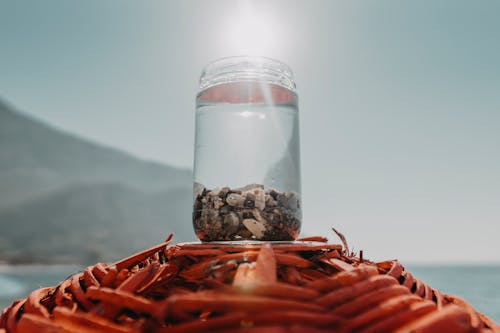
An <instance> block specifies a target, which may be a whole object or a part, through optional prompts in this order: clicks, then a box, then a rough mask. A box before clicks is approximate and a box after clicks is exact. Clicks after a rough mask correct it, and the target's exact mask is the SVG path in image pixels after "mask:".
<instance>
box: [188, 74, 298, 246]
mask: <svg viewBox="0 0 500 333" xmlns="http://www.w3.org/2000/svg"><path fill="white" fill-rule="evenodd" d="M196 102H197V103H196V138H195V167H194V187H195V189H194V204H193V205H194V207H193V226H194V229H195V232H196V234H197V236H198V238H199V239H200V240H202V241H214V240H217V241H221V240H246V239H252V240H293V239H295V238H297V236H298V234H299V231H300V224H301V201H300V149H299V120H298V108H297V95H296V94H295V92H293V91H291V90H289V89H287V88H285V87H283V86H280V85H276V84H272V83H266V82H253V81H249V82H230V83H225V84H219V85H215V86H212V87H209V88H208V89H206V90H204V91H201V92H200V93H199V94H198V96H197V101H196Z"/></svg>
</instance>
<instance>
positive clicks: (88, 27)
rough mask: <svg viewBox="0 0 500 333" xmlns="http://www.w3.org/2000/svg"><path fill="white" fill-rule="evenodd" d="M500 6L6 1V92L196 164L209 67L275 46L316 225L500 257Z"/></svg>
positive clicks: (75, 124) (145, 149) (379, 245)
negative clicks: (290, 74) (290, 88)
mask: <svg viewBox="0 0 500 333" xmlns="http://www.w3.org/2000/svg"><path fill="white" fill-rule="evenodd" d="M499 15H500V1H493V0H491V1H487V0H485V1H456V0H449V1H400V0H394V1H389V0H376V1H375V0H373V1H356V2H354V1H338V2H337V1H326V0H325V1H300V2H299V1H289V0H283V1H233V0H228V1H215V0H212V1H175V2H174V1H123V0H119V1H118V0H117V1H102V0H94V1H90V0H87V1H78V2H77V1H66V0H64V1H63V0H61V1H19V0H18V1H1V2H0V97H3V98H5V99H6V100H7V101H9V102H10V103H12V104H13V105H15V106H17V108H18V109H20V110H22V111H24V112H26V113H30V114H32V115H34V116H36V117H38V118H40V119H43V120H45V121H47V122H49V123H51V124H53V125H55V126H56V127H58V128H62V129H65V130H68V131H70V132H73V133H77V134H79V135H81V136H84V137H86V138H90V139H92V140H94V141H97V142H100V143H104V144H107V145H110V146H113V147H117V148H120V149H123V150H125V151H128V152H130V153H132V154H134V155H137V156H140V157H143V158H146V159H152V160H159V161H163V162H165V163H169V164H173V165H177V166H184V167H191V165H192V157H193V141H194V98H195V94H196V92H197V85H198V77H199V74H200V71H201V69H202V67H203V66H204V65H205V64H206V63H207V62H209V61H211V60H214V59H216V58H219V57H223V56H229V55H237V54H260V55H265V56H270V57H274V58H277V59H280V60H282V61H284V62H286V63H287V64H289V65H290V66H291V67H292V69H293V70H294V73H295V78H296V82H297V86H298V93H299V98H300V101H299V103H300V104H299V107H300V117H301V118H300V122H301V123H300V130H301V149H302V152H301V153H302V183H303V186H302V188H303V193H302V194H303V201H304V222H303V223H304V230H306V231H307V232H308V233H309V234H321V235H328V236H330V235H331V232H330V231H329V227H330V226H335V227H336V228H338V229H340V230H341V231H343V232H344V233H345V234H346V236H347V237H348V239H349V240H350V242H351V244H352V245H353V246H354V247H355V249H356V250H359V249H364V250H365V256H367V257H371V258H375V259H383V258H386V259H389V258H393V257H398V258H400V259H402V260H403V261H436V262H439V261H477V260H481V261H497V262H500V19H499ZM183 223H184V222H183ZM185 223H189V221H186V222H185ZM330 238H331V239H332V240H336V239H335V238H334V237H333V235H332V237H330Z"/></svg>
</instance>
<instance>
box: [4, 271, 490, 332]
mask: <svg viewBox="0 0 500 333" xmlns="http://www.w3.org/2000/svg"><path fill="white" fill-rule="evenodd" d="M405 267H406V268H407V269H408V270H409V271H410V272H411V273H412V274H413V276H415V277H416V278H418V279H420V280H422V281H423V282H425V283H427V284H429V285H430V286H432V287H433V288H437V289H439V290H440V291H442V292H443V293H448V294H453V295H456V296H459V297H461V298H463V299H465V300H467V301H468V302H469V303H471V304H472V305H473V306H474V307H475V308H476V309H477V310H478V311H480V312H482V313H484V314H485V315H487V316H488V317H490V318H491V319H493V320H494V321H496V322H497V323H500V265H439V266H437V265H406V266H405ZM81 269H82V267H80V266H0V309H3V308H4V307H7V306H8V305H10V304H11V303H12V302H13V301H14V300H15V299H18V298H24V297H26V296H27V295H28V294H29V292H30V291H31V290H34V289H36V288H40V287H47V286H52V285H55V284H57V283H58V282H59V281H61V280H64V279H65V278H67V277H68V276H71V275H73V274H74V273H76V272H78V271H80V270H81Z"/></svg>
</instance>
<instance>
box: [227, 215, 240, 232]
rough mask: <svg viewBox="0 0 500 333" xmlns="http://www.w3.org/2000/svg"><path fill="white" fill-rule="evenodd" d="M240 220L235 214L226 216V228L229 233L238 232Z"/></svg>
mask: <svg viewBox="0 0 500 333" xmlns="http://www.w3.org/2000/svg"><path fill="white" fill-rule="evenodd" d="M239 224H240V220H239V219H238V216H237V215H236V214H235V213H229V214H227V215H226V216H224V228H225V229H226V230H225V231H226V232H227V233H234V232H236V230H238V226H239Z"/></svg>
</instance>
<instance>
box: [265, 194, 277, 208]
mask: <svg viewBox="0 0 500 333" xmlns="http://www.w3.org/2000/svg"><path fill="white" fill-rule="evenodd" d="M277 204H278V203H277V202H276V200H274V199H273V197H272V196H271V195H269V194H266V205H267V206H269V207H275V206H276V205H277Z"/></svg>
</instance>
